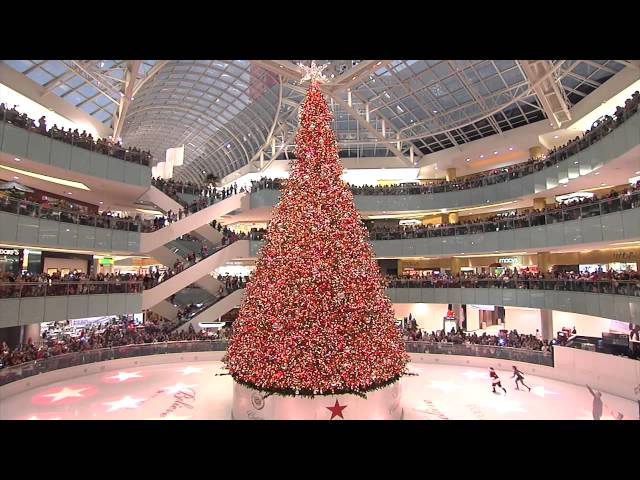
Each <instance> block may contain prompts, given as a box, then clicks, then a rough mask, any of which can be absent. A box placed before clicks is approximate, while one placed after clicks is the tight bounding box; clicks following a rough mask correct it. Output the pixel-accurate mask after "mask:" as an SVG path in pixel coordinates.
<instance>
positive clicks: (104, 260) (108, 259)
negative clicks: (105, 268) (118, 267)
mask: <svg viewBox="0 0 640 480" xmlns="http://www.w3.org/2000/svg"><path fill="white" fill-rule="evenodd" d="M98 263H99V264H100V265H113V263H114V262H113V258H111V257H104V258H101V259H99V260H98Z"/></svg>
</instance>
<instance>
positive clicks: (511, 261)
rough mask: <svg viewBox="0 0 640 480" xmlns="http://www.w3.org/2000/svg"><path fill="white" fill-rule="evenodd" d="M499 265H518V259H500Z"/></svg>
mask: <svg viewBox="0 0 640 480" xmlns="http://www.w3.org/2000/svg"><path fill="white" fill-rule="evenodd" d="M498 263H518V259H517V258H516V257H507V258H500V259H498Z"/></svg>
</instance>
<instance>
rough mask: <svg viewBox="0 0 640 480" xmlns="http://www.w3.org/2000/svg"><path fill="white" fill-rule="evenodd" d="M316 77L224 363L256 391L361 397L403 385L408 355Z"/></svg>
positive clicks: (307, 98)
mask: <svg viewBox="0 0 640 480" xmlns="http://www.w3.org/2000/svg"><path fill="white" fill-rule="evenodd" d="M331 120H332V114H331V112H330V111H329V108H328V106H327V103H326V101H325V99H324V98H323V96H322V93H321V91H320V87H319V85H318V83H317V82H316V81H312V83H311V85H310V87H309V91H308V92H307V97H306V98H305V101H304V103H303V104H302V106H301V112H300V122H301V126H300V129H299V130H298V132H297V135H296V159H295V160H294V161H293V162H292V169H291V176H290V178H289V180H288V182H287V185H286V187H285V189H284V191H283V192H282V196H281V199H280V202H279V203H278V205H277V206H276V207H275V209H274V213H273V218H272V220H271V222H270V223H269V227H268V230H267V235H266V241H265V244H264V245H263V247H262V249H261V251H260V253H259V254H258V260H257V264H256V269H255V272H254V274H253V275H252V278H251V280H250V282H249V284H248V285H247V288H246V298H245V301H244V303H243V304H242V306H241V308H240V312H239V315H238V319H237V320H236V321H235V322H234V328H233V336H232V338H231V340H230V342H229V349H228V354H227V356H226V358H225V362H226V365H227V367H228V369H229V372H230V374H231V375H232V376H233V378H234V379H235V380H236V381H238V382H241V383H245V384H248V385H250V386H252V387H254V388H257V389H260V390H265V391H271V392H277V393H283V394H300V395H317V394H337V393H359V392H366V391H368V390H372V389H374V388H379V387H381V386H384V385H386V384H388V383H390V382H393V381H395V380H397V379H398V378H399V377H400V376H401V375H402V374H403V373H404V371H405V368H406V363H407V361H408V356H407V354H406V353H405V350H404V344H403V342H402V340H401V337H400V333H399V331H398V329H397V328H396V326H395V321H394V316H393V310H392V307H391V302H390V300H389V299H388V297H386V295H385V291H384V287H385V285H384V282H383V280H382V276H381V274H380V270H379V268H378V265H377V263H376V261H375V258H374V253H373V249H372V247H371V245H370V244H369V242H368V241H367V240H368V233H367V230H366V229H365V227H364V225H363V224H362V221H361V219H360V216H359V214H358V211H357V210H356V208H355V205H354V202H353V196H352V194H351V191H350V190H349V188H348V186H347V185H346V184H345V183H344V182H343V181H342V179H341V178H340V176H341V174H342V166H341V165H340V163H339V158H338V151H337V145H336V139H335V134H334V132H333V131H332V129H331Z"/></svg>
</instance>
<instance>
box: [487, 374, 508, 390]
mask: <svg viewBox="0 0 640 480" xmlns="http://www.w3.org/2000/svg"><path fill="white" fill-rule="evenodd" d="M489 376H490V377H491V386H492V387H493V393H498V392H496V385H497V386H498V387H500V388H501V389H502V390H504V394H505V395H506V394H507V389H506V388H504V387H503V386H502V382H500V377H499V376H498V374H497V373H496V371H495V370H494V369H493V367H489Z"/></svg>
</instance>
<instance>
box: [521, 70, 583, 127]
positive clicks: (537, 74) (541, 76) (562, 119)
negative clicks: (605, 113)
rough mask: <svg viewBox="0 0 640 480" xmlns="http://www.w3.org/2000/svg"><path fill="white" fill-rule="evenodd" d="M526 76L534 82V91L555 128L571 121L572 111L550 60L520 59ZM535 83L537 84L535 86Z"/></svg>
mask: <svg viewBox="0 0 640 480" xmlns="http://www.w3.org/2000/svg"><path fill="white" fill-rule="evenodd" d="M517 63H519V64H520V67H521V69H522V72H523V73H524V76H525V78H527V79H528V80H529V82H531V84H532V88H533V91H534V92H535V94H536V97H538V101H539V102H540V105H541V106H542V109H543V110H544V112H545V113H546V115H547V118H549V120H550V121H551V123H553V126H554V128H560V127H561V126H562V124H563V123H567V122H569V121H571V111H570V107H569V105H568V103H567V102H566V100H565V97H564V93H563V90H562V88H561V87H560V86H559V85H558V82H556V80H555V78H554V77H553V75H552V74H549V72H550V71H552V69H553V65H552V64H551V62H549V61H548V60H518V61H517ZM533 85H535V86H533Z"/></svg>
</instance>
